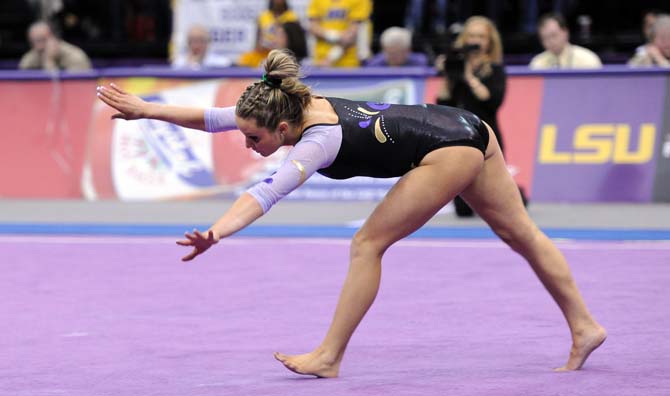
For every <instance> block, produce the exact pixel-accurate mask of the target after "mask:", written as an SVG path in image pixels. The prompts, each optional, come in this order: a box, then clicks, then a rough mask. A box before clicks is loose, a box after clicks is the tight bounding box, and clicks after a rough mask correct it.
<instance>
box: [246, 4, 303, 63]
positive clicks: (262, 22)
mask: <svg viewBox="0 0 670 396" xmlns="http://www.w3.org/2000/svg"><path fill="white" fill-rule="evenodd" d="M288 22H298V15H297V14H296V13H295V12H293V11H292V10H286V11H284V12H282V13H281V14H279V15H276V14H275V13H274V12H273V11H272V10H265V11H263V12H262V13H261V14H260V15H259V16H258V20H257V24H258V31H257V33H256V48H254V49H253V51H249V52H245V53H244V54H242V55H241V56H240V58H239V60H238V61H237V64H238V66H244V67H258V66H260V64H261V62H263V60H264V59H265V58H266V57H267V56H268V54H269V53H270V51H271V50H273V49H275V48H277V28H278V26H280V25H283V24H285V23H288Z"/></svg>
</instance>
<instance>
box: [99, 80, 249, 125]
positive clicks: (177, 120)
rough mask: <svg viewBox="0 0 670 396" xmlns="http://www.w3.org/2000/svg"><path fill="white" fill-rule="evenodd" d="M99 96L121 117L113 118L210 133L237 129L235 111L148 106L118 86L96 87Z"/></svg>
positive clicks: (228, 109)
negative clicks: (156, 122)
mask: <svg viewBox="0 0 670 396" xmlns="http://www.w3.org/2000/svg"><path fill="white" fill-rule="evenodd" d="M97 96H98V98H100V100H102V101H103V102H104V103H105V104H107V105H108V106H110V107H112V108H114V109H115V110H117V111H118V113H116V114H114V115H112V118H115V119H122V120H139V119H141V118H150V119H154V120H160V121H166V122H169V123H172V124H176V125H180V126H183V127H185V128H191V129H199V130H202V131H207V132H223V131H229V130H234V129H237V124H236V123H235V107H221V108H198V107H187V106H175V105H169V104H163V103H154V102H147V101H145V100H143V99H142V98H140V97H139V96H137V95H133V94H130V93H128V92H126V91H124V90H122V89H121V88H119V87H118V86H117V85H115V84H109V85H108V86H99V87H97Z"/></svg>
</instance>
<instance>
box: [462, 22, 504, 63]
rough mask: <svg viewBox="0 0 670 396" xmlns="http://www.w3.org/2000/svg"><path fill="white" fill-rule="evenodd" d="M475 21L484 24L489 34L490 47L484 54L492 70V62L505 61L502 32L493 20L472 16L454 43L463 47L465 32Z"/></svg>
mask: <svg viewBox="0 0 670 396" xmlns="http://www.w3.org/2000/svg"><path fill="white" fill-rule="evenodd" d="M475 23H482V24H484V26H486V30H487V32H488V34H489V49H488V51H487V52H486V54H484V56H485V58H486V61H485V63H488V64H489V65H488V66H489V67H488V69H489V70H490V64H491V63H495V64H502V62H503V47H502V40H500V33H498V29H496V25H495V24H494V23H493V21H491V20H490V19H488V18H487V17H483V16H479V15H475V16H471V17H470V18H468V19H467V20H466V21H465V25H464V26H463V31H461V33H460V34H459V35H458V37H457V38H456V42H455V43H454V45H455V47H457V48H462V47H463V45H464V41H465V34H466V33H467V31H468V28H469V27H470V26H472V25H473V24H475Z"/></svg>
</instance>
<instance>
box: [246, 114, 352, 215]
mask: <svg viewBox="0 0 670 396" xmlns="http://www.w3.org/2000/svg"><path fill="white" fill-rule="evenodd" d="M341 145H342V127H340V126H339V125H319V126H314V127H311V128H309V130H308V131H307V132H305V134H304V135H303V137H302V139H301V140H300V142H298V144H296V145H295V146H294V147H293V149H292V150H291V151H290V152H289V154H288V156H287V157H286V160H285V161H284V163H283V164H282V166H280V167H279V169H277V172H275V173H274V174H273V175H271V176H270V177H268V178H267V179H265V180H263V181H262V182H260V183H258V184H255V185H254V186H252V187H251V188H250V189H248V190H247V192H248V193H249V194H251V195H252V196H253V197H254V198H255V199H256V200H257V201H258V203H259V204H260V205H261V207H262V208H263V213H266V212H267V211H268V210H270V208H271V207H272V205H274V204H275V203H277V201H279V200H280V199H282V198H284V197H285V196H286V195H288V193H290V192H291V191H293V190H295V189H296V188H298V187H299V186H300V185H301V184H302V183H304V182H305V180H307V179H309V178H310V176H312V175H313V174H314V172H316V171H317V170H319V169H322V168H326V167H328V166H330V164H332V163H333V161H335V157H337V153H338V152H339V151H340V146H341Z"/></svg>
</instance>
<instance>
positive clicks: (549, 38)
mask: <svg viewBox="0 0 670 396" xmlns="http://www.w3.org/2000/svg"><path fill="white" fill-rule="evenodd" d="M537 28H538V33H539V35H540V41H541V42H542V46H543V47H544V49H545V50H546V51H544V52H543V53H541V54H539V55H536V56H535V57H534V58H533V59H532V60H531V62H530V68H531V69H598V68H600V67H602V62H600V58H598V55H596V54H595V53H593V51H591V50H589V49H586V48H584V47H580V46H578V45H574V44H570V32H569V31H568V26H567V24H566V23H565V19H564V18H563V16H562V15H561V14H557V13H550V14H545V15H543V16H542V17H541V18H540V21H539V22H538V24H537Z"/></svg>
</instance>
